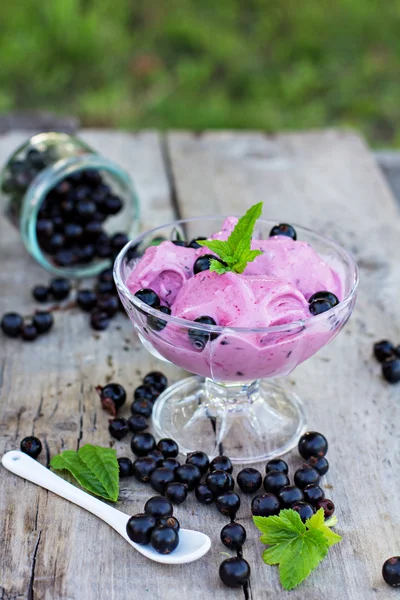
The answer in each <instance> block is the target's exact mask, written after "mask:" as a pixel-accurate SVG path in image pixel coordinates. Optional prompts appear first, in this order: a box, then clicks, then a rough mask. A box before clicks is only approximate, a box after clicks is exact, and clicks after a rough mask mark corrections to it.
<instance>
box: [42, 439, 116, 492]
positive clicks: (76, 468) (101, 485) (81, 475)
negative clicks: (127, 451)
mask: <svg viewBox="0 0 400 600" xmlns="http://www.w3.org/2000/svg"><path fill="white" fill-rule="evenodd" d="M50 466H51V467H52V468H53V469H55V470H67V471H69V472H70V473H71V475H72V476H73V477H74V478H75V479H76V480H77V482H78V483H79V484H80V485H81V486H82V487H83V488H85V489H86V490H88V491H89V492H91V493H92V494H94V495H95V496H100V497H102V498H105V499H106V500H111V501H112V502H116V501H117V500H118V493H119V467H118V461H117V455H116V452H115V450H113V449H112V448H102V447H101V446H91V445H90V444H86V445H85V446H83V447H82V448H80V450H79V451H78V452H75V451H74V450H65V451H64V452H61V454H58V455H57V456H54V457H53V458H52V460H51V462H50Z"/></svg>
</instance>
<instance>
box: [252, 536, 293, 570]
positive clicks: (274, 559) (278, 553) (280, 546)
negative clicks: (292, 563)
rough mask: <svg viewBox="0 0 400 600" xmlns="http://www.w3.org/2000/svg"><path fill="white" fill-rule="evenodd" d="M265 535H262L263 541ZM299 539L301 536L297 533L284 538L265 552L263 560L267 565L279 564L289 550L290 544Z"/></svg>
mask: <svg viewBox="0 0 400 600" xmlns="http://www.w3.org/2000/svg"><path fill="white" fill-rule="evenodd" d="M263 537H264V536H261V541H263V539H262V538H263ZM298 539H299V536H298V535H297V534H295V533H292V535H291V536H290V537H288V539H287V540H282V541H281V542H279V543H277V544H274V545H273V546H270V547H269V548H267V549H266V550H264V552H263V555H262V556H263V561H264V562H265V563H266V564H267V565H277V564H278V563H280V562H281V560H282V559H283V557H284V556H285V553H286V552H287V550H288V548H289V547H290V545H291V544H293V543H294V542H296V541H297V540H298ZM264 543H265V542H264Z"/></svg>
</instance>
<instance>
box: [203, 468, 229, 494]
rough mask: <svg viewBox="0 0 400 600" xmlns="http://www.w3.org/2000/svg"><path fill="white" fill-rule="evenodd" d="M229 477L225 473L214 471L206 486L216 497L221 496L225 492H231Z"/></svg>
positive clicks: (207, 479)
mask: <svg viewBox="0 0 400 600" xmlns="http://www.w3.org/2000/svg"><path fill="white" fill-rule="evenodd" d="M229 475H230V474H229V473H226V472H225V471H213V472H212V473H209V474H208V475H207V477H206V486H207V487H208V488H209V489H210V490H211V492H212V493H213V494H214V495H216V496H219V495H221V494H223V492H227V491H229V488H230V485H231V484H230V479H229Z"/></svg>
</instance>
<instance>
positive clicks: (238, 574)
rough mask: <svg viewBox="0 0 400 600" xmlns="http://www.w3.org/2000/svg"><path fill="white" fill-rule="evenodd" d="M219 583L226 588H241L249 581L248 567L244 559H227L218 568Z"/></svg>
mask: <svg viewBox="0 0 400 600" xmlns="http://www.w3.org/2000/svg"><path fill="white" fill-rule="evenodd" d="M219 576H220V579H221V581H222V582H223V583H224V584H225V585H226V586H228V587H233V588H235V587H242V586H244V585H245V583H247V581H248V580H249V579H250V565H249V563H248V562H247V560H245V559H244V558H241V557H238V556H235V557H234V558H227V559H226V560H224V561H223V562H222V563H221V565H220V567H219Z"/></svg>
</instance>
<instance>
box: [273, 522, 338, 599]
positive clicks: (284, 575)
mask: <svg viewBox="0 0 400 600" xmlns="http://www.w3.org/2000/svg"><path fill="white" fill-rule="evenodd" d="M328 547H329V546H328V542H327V540H326V538H325V536H324V534H323V533H322V531H319V530H317V529H310V530H308V531H306V533H305V534H304V535H301V536H299V537H298V538H297V539H296V540H294V541H293V542H292V543H291V544H290V545H289V546H288V547H287V549H286V552H285V553H284V554H283V555H282V558H281V560H280V562H279V577H280V580H281V584H282V586H283V587H284V588H285V590H291V589H293V588H294V587H296V585H299V583H301V582H302V581H304V579H305V578H306V577H308V576H309V575H310V573H311V572H312V571H313V570H314V569H315V568H316V567H317V566H318V565H319V563H320V562H321V560H322V559H324V558H325V556H326V555H327V554H328Z"/></svg>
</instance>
